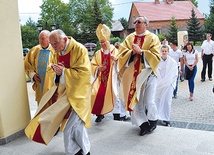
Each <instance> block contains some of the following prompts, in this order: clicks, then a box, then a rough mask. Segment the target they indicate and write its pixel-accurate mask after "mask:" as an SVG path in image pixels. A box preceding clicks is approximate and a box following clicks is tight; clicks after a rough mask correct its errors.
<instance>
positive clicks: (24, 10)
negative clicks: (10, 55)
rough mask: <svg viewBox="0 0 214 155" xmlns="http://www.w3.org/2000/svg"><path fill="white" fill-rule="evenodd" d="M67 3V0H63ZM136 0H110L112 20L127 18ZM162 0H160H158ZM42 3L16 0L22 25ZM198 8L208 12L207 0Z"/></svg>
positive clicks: (34, 15)
mask: <svg viewBox="0 0 214 155" xmlns="http://www.w3.org/2000/svg"><path fill="white" fill-rule="evenodd" d="M63 1H64V2H65V3H67V2H68V1H69V0H63ZM134 1H135V2H136V1H137V0H110V2H111V3H112V6H113V8H114V12H113V13H114V16H113V20H117V19H120V18H122V17H124V18H126V19H127V20H128V18H129V13H130V10H131V5H132V2H134ZM138 1H139V2H154V1H155V0H138ZM160 1H162V0H160ZM41 5H42V0H18V6H19V17H20V22H21V24H22V25H24V24H25V22H26V21H27V20H28V19H29V17H30V18H31V19H32V20H33V21H34V22H37V20H38V18H39V17H40V16H39V14H40V12H41V9H40V7H39V6H41ZM198 9H199V11H200V12H201V13H202V14H209V12H210V7H209V0H198Z"/></svg>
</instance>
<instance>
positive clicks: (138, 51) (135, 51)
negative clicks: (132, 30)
mask: <svg viewBox="0 0 214 155" xmlns="http://www.w3.org/2000/svg"><path fill="white" fill-rule="evenodd" d="M132 51H133V54H141V53H142V50H141V49H140V47H139V45H138V44H133V45H132Z"/></svg>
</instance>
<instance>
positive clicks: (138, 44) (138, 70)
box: [118, 16, 161, 136]
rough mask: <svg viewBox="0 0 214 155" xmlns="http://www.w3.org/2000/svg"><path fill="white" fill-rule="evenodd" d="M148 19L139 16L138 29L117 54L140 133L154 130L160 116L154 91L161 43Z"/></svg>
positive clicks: (135, 23)
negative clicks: (148, 28) (149, 29)
mask: <svg viewBox="0 0 214 155" xmlns="http://www.w3.org/2000/svg"><path fill="white" fill-rule="evenodd" d="M148 23H149V21H148V19H147V18H146V17H144V16H141V17H137V18H136V20H135V22H134V27H135V32H133V33H131V34H130V35H128V36H127V37H126V39H125V40H124V41H123V42H122V43H121V45H120V49H119V56H118V57H119V58H118V59H119V60H118V61H119V62H118V64H119V70H120V74H121V75H122V84H123V90H124V100H125V104H126V108H127V110H128V111H130V112H131V121H132V124H134V125H137V126H139V127H140V136H143V135H145V134H146V133H148V132H152V131H153V130H155V128H156V126H157V119H158V112H157V107H156V104H155V92H156V80H157V76H156V75H157V71H156V69H157V67H158V64H159V62H160V45H161V43H160V40H159V38H158V37H157V36H156V35H155V34H153V33H151V32H149V31H148V30H147V29H146V28H147V26H148Z"/></svg>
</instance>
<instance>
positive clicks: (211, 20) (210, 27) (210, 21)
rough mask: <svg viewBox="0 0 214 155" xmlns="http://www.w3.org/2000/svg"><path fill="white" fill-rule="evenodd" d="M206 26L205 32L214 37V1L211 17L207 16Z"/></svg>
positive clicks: (213, 1) (211, 4) (211, 5)
mask: <svg viewBox="0 0 214 155" xmlns="http://www.w3.org/2000/svg"><path fill="white" fill-rule="evenodd" d="M204 26H205V32H206V33H211V34H212V36H214V0H211V1H210V14H209V16H207V15H206V18H205V21H204Z"/></svg>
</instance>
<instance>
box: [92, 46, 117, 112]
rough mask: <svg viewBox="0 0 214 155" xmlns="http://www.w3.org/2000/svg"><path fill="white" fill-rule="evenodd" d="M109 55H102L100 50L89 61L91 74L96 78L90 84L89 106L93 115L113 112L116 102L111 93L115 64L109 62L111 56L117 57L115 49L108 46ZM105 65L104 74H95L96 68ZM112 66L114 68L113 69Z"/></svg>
mask: <svg viewBox="0 0 214 155" xmlns="http://www.w3.org/2000/svg"><path fill="white" fill-rule="evenodd" d="M110 51H111V52H110V53H111V54H110V53H109V54H105V55H104V53H103V51H102V49H101V50H99V51H97V52H96V53H95V55H94V57H93V59H92V60H91V66H92V72H93V75H94V76H95V77H96V78H95V80H94V82H93V83H92V95H91V105H92V113H93V114H102V115H104V114H106V113H109V112H110V111H112V110H113V108H114V103H115V102H116V95H115V93H114V91H113V89H114V86H113V82H112V81H113V80H116V78H115V77H114V76H115V74H113V68H114V67H115V66H114V65H115V62H114V61H113V60H111V58H110V56H111V55H115V56H116V55H117V52H118V51H117V49H116V48H115V47H114V46H113V45H110ZM104 63H107V64H108V65H107V69H106V72H103V73H102V72H100V73H98V74H97V72H96V71H97V67H98V66H100V65H102V64H104ZM113 66H114V67H113Z"/></svg>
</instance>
